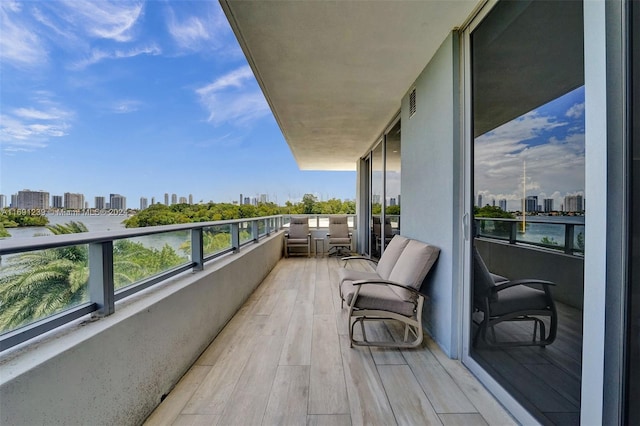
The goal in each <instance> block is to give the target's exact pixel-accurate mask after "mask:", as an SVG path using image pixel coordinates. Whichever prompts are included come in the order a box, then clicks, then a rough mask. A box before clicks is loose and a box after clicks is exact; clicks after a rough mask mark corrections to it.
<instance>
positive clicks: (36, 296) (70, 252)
mask: <svg viewBox="0 0 640 426" xmlns="http://www.w3.org/2000/svg"><path fill="white" fill-rule="evenodd" d="M88 256H89V250H88V246H87V245H86V244H84V245H77V246H70V247H62V248H55V249H48V250H37V251H31V252H27V253H18V254H10V255H4V256H3V257H2V261H1V262H0V333H5V332H8V331H11V330H14V329H16V328H18V327H21V326H24V325H27V324H30V323H32V322H35V321H38V320H41V319H43V318H46V317H49V316H51V315H54V314H57V313H60V312H62V311H65V310H67V309H69V308H72V307H74V306H77V305H80V304H82V303H85V302H88V301H89V295H88V287H87V285H88V280H89V259H88Z"/></svg>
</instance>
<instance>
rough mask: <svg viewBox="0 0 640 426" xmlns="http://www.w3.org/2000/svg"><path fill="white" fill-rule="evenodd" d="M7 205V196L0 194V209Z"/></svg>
mask: <svg viewBox="0 0 640 426" xmlns="http://www.w3.org/2000/svg"><path fill="white" fill-rule="evenodd" d="M5 207H7V196H6V195H2V194H0V209H4V208H5Z"/></svg>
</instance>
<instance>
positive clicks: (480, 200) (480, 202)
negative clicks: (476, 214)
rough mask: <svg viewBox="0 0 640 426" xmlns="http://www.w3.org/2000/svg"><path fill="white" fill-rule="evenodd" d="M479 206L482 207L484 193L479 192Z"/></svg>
mask: <svg viewBox="0 0 640 426" xmlns="http://www.w3.org/2000/svg"><path fill="white" fill-rule="evenodd" d="M478 207H482V194H478Z"/></svg>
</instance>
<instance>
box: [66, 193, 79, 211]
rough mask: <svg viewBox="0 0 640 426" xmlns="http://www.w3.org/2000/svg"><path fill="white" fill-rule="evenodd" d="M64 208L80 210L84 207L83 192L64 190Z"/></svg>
mask: <svg viewBox="0 0 640 426" xmlns="http://www.w3.org/2000/svg"><path fill="white" fill-rule="evenodd" d="M64 208H65V209H74V210H80V209H83V208H84V194H79V193H73V192H65V193H64Z"/></svg>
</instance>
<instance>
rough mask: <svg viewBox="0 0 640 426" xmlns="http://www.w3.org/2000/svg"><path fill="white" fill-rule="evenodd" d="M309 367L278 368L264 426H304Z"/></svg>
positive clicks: (283, 366) (307, 400) (263, 422)
mask: <svg viewBox="0 0 640 426" xmlns="http://www.w3.org/2000/svg"><path fill="white" fill-rule="evenodd" d="M309 368H310V367H309V366H308V365H302V366H289V365H281V366H279V367H278V370H277V372H276V377H275V379H274V382H273V387H272V389H271V393H270V396H269V402H268V404H267V410H266V413H265V415H264V419H263V420H262V424H263V425H265V426H271V425H273V426H279V425H304V424H306V422H307V404H308V402H309Z"/></svg>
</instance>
